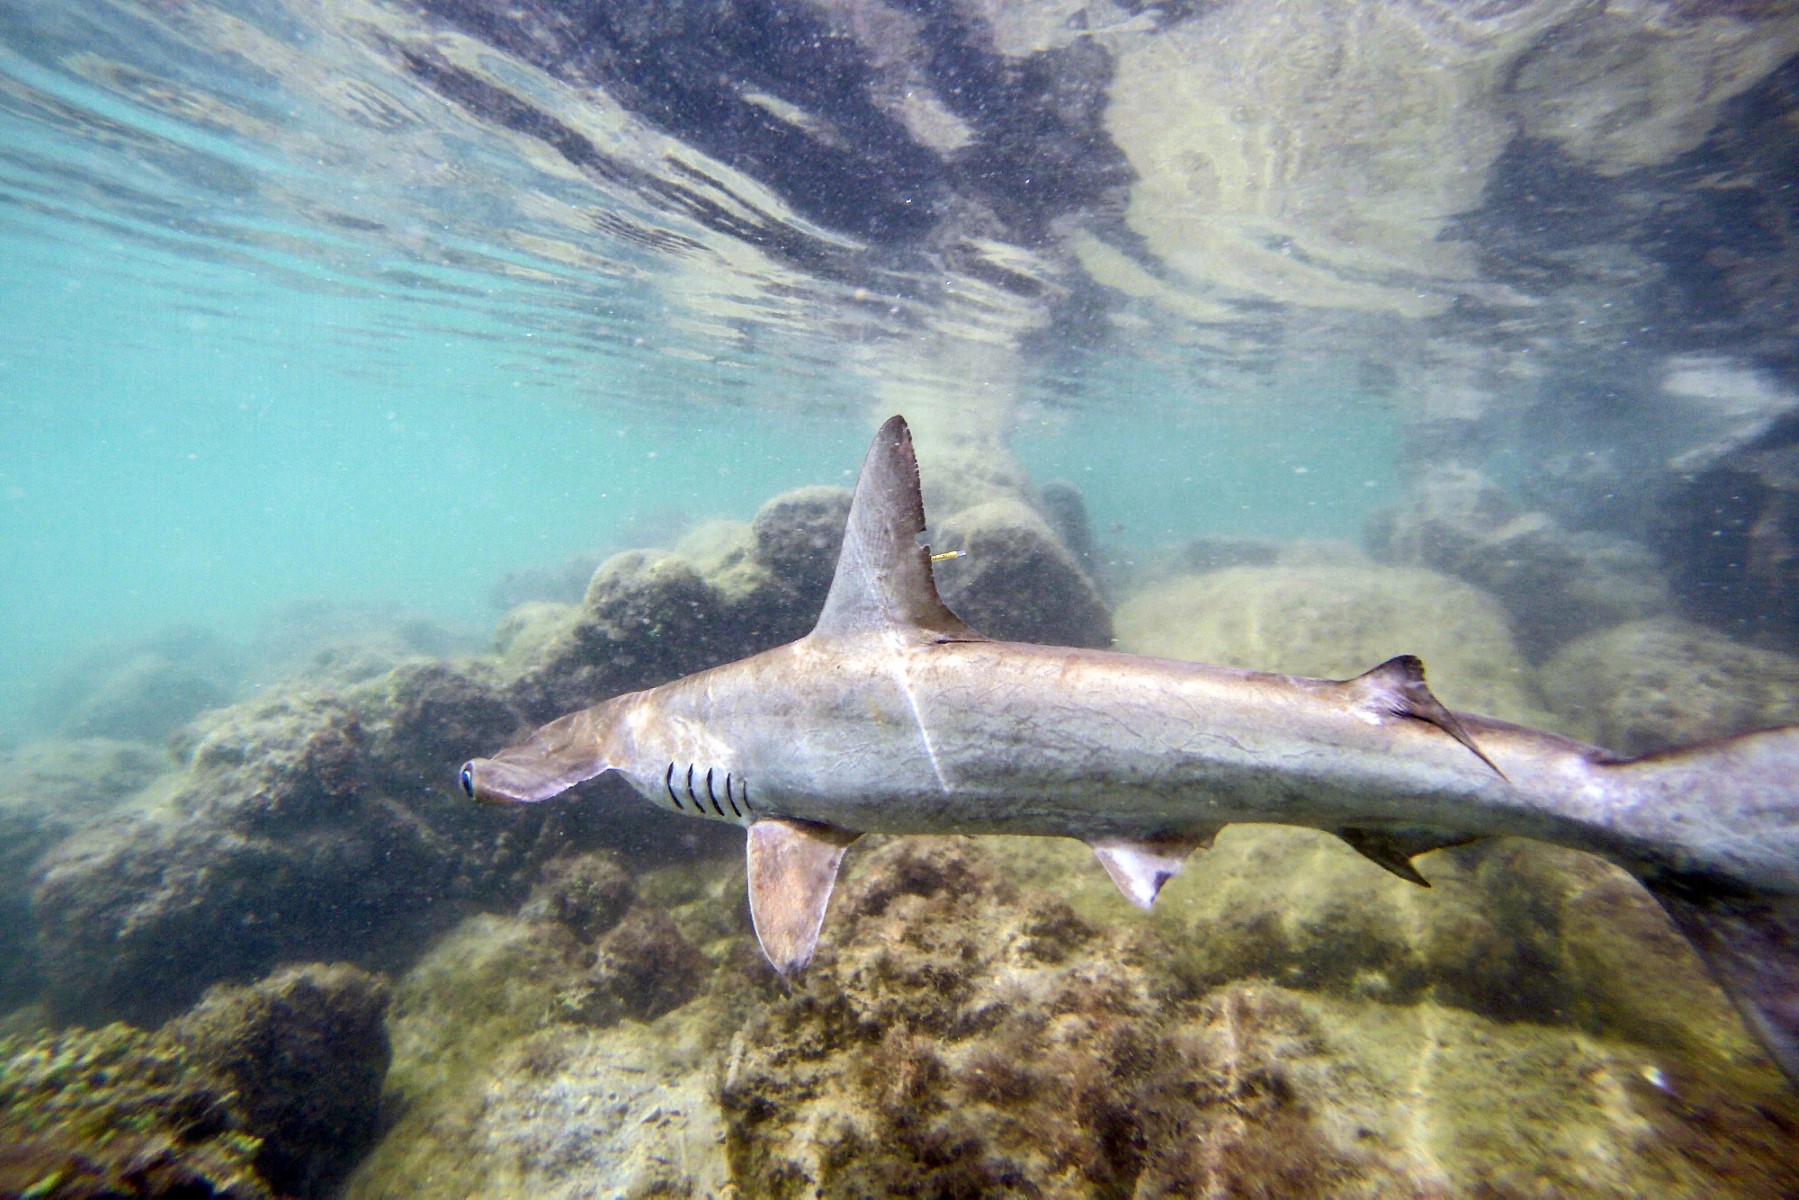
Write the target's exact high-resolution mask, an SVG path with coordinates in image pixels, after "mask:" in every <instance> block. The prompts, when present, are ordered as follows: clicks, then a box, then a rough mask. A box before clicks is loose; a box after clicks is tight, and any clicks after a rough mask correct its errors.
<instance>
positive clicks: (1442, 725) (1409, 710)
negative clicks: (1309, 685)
mask: <svg viewBox="0 0 1799 1200" xmlns="http://www.w3.org/2000/svg"><path fill="white" fill-rule="evenodd" d="M1337 686H1338V687H1340V688H1342V689H1344V690H1345V691H1346V692H1348V693H1349V694H1350V696H1351V697H1352V698H1353V703H1354V705H1355V707H1356V708H1358V709H1360V710H1361V711H1362V712H1363V713H1365V714H1367V715H1368V716H1369V717H1371V718H1373V719H1375V720H1377V721H1381V720H1385V719H1386V718H1388V717H1407V718H1410V719H1411V720H1414V721H1423V722H1424V723H1425V724H1427V725H1435V726H1436V727H1437V728H1438V729H1441V730H1442V731H1443V732H1444V733H1447V734H1448V735H1449V736H1450V737H1452V738H1454V739H1455V740H1456V741H1458V742H1460V743H1461V744H1462V745H1463V746H1466V747H1467V748H1468V752H1469V753H1470V754H1472V755H1474V757H1476V758H1478V759H1480V761H1482V762H1484V763H1486V764H1487V766H1489V767H1492V768H1493V773H1494V774H1495V775H1497V776H1499V777H1500V778H1501V779H1504V778H1505V772H1504V771H1501V770H1500V769H1499V767H1498V765H1497V764H1496V763H1494V761H1493V760H1492V759H1490V758H1488V757H1487V756H1486V753H1485V752H1484V751H1483V750H1481V748H1480V747H1479V746H1477V745H1475V743H1474V739H1473V738H1472V737H1469V736H1468V731H1467V730H1466V729H1464V728H1462V723H1461V722H1460V721H1458V720H1456V716H1455V714H1454V713H1452V712H1450V711H1449V710H1448V709H1447V708H1445V707H1443V702H1442V701H1441V700H1439V699H1437V698H1436V696H1434V695H1432V694H1431V690H1430V688H1429V687H1428V686H1426V684H1425V682H1424V663H1423V662H1422V661H1421V660H1420V659H1419V658H1418V657H1417V656H1416V655H1413V654H1401V655H1400V656H1399V657H1397V658H1389V659H1388V660H1387V661H1386V662H1384V663H1382V664H1381V665H1380V666H1378V667H1375V668H1374V669H1373V670H1372V671H1367V672H1364V673H1363V674H1361V675H1357V676H1356V677H1355V678H1354V679H1345V680H1344V681H1343V682H1342V683H1340V684H1338V685H1337Z"/></svg>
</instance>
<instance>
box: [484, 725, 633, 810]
mask: <svg viewBox="0 0 1799 1200" xmlns="http://www.w3.org/2000/svg"><path fill="white" fill-rule="evenodd" d="M612 703H613V701H610V700H608V701H606V702H605V703H603V704H597V705H595V706H594V707H592V708H584V709H582V710H581V711H580V712H573V713H569V714H568V715H567V716H566V717H559V718H557V719H556V720H554V721H551V722H550V723H549V724H548V725H545V726H543V727H542V728H540V729H538V730H537V731H536V732H535V733H533V734H532V735H531V736H530V737H528V738H526V739H525V740H524V741H522V742H520V743H519V744H518V745H516V746H508V747H507V748H506V749H504V750H502V751H500V752H499V753H498V754H496V755H494V756H493V757H492V758H477V759H473V760H471V761H469V762H466V763H463V764H462V770H461V771H460V772H459V773H458V774H457V782H458V783H459V784H460V785H461V787H462V791H463V794H464V795H466V796H468V798H469V799H471V800H479V801H481V802H483V803H486V804H534V803H536V802H537V801H539V800H548V799H549V798H550V797H552V796H555V795H558V794H560V793H562V792H565V791H567V790H568V789H569V788H571V787H573V786H574V785H575V784H577V783H580V782H581V781H582V780H583V779H592V778H593V777H594V776H595V775H598V774H600V773H601V772H602V771H605V770H607V769H608V768H609V767H610V766H611V765H612V764H611V763H609V762H608V761H607V760H606V749H605V743H604V738H603V736H602V734H603V732H604V730H605V728H606V727H607V726H608V725H609V724H610V721H611V713H610V711H609V706H610V705H611V704H612Z"/></svg>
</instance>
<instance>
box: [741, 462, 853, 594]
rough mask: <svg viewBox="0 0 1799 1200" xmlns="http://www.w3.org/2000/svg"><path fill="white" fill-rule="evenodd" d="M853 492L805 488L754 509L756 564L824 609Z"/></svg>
mask: <svg viewBox="0 0 1799 1200" xmlns="http://www.w3.org/2000/svg"><path fill="white" fill-rule="evenodd" d="M849 515H850V492H849V490H848V489H847V488H840V487H825V486H818V487H805V488H797V489H795V490H794V491H791V492H784V493H782V494H781V495H779V496H776V497H775V498H774V499H772V500H770V501H768V502H767V503H766V504H764V505H763V506H762V507H761V508H759V509H757V510H756V519H755V521H754V522H752V523H751V531H752V533H753V535H754V537H755V543H756V544H755V556H756V561H757V562H760V563H761V564H762V565H763V566H765V567H767V568H768V569H769V570H770V571H772V572H774V573H775V575H776V576H778V577H779V578H781V579H782V580H784V581H785V582H786V583H787V585H788V586H789V587H791V588H793V589H794V590H795V591H796V592H798V593H800V594H801V595H803V596H816V597H817V598H818V600H819V602H820V603H821V604H822V603H823V601H824V594H825V591H826V590H827V589H828V588H829V587H830V586H831V575H832V572H833V571H835V570H836V567H837V553H838V551H839V550H840V549H842V547H843V526H844V524H845V522H847V521H848V520H849Z"/></svg>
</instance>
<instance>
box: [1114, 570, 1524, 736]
mask: <svg viewBox="0 0 1799 1200" xmlns="http://www.w3.org/2000/svg"><path fill="white" fill-rule="evenodd" d="M1115 623H1116V626H1117V630H1118V644H1119V648H1120V649H1124V650H1130V651H1133V652H1135V653H1138V654H1154V655H1159V656H1162V657H1165V658H1184V659H1188V660H1191V661H1194V662H1204V663H1216V664H1219V665H1222V666H1232V667H1247V668H1250V669H1252V670H1259V671H1283V672H1286V673H1289V674H1299V675H1315V676H1320V677H1324V678H1334V679H1347V678H1349V677H1351V676H1354V675H1359V674H1361V673H1362V672H1363V671H1366V670H1368V669H1369V668H1370V667H1372V666H1374V665H1375V664H1377V663H1380V662H1384V661H1385V660H1387V659H1389V658H1391V657H1393V656H1394V655H1396V654H1416V655H1417V656H1419V657H1420V658H1422V659H1423V660H1424V665H1425V668H1426V670H1427V671H1428V672H1429V674H1430V686H1431V690H1432V691H1434V692H1435V693H1436V694H1437V696H1438V697H1439V698H1441V699H1442V701H1443V702H1444V703H1445V704H1447V705H1449V706H1450V707H1451V708H1454V709H1457V710H1460V711H1464V712H1476V713H1484V714H1486V715H1488V716H1494V717H1500V718H1503V719H1505V720H1509V721H1518V722H1521V723H1523V724H1527V725H1528V724H1536V725H1542V724H1544V723H1545V721H1546V717H1545V715H1544V714H1543V712H1542V711H1541V709H1540V708H1539V706H1538V702H1537V700H1536V697H1535V695H1534V693H1533V691H1532V687H1531V673H1530V670H1529V668H1528V666H1527V665H1526V664H1525V662H1524V661H1523V658H1522V656H1521V655H1520V654H1519V653H1518V649H1517V645H1516V643H1515V642H1514V641H1513V639H1512V633H1511V627H1510V625H1509V623H1508V622H1507V620H1506V615H1505V613H1504V611H1503V610H1502V609H1501V608H1500V606H1499V604H1498V603H1497V602H1496V601H1495V600H1494V599H1493V598H1492V597H1491V596H1489V595H1487V594H1485V593H1484V592H1481V591H1479V590H1477V589H1475V588H1473V587H1470V586H1468V585H1467V584H1465V583H1462V582H1460V581H1459V580H1455V579H1451V578H1449V577H1448V576H1445V575H1439V574H1436V573H1434V572H1431V571H1425V570H1420V569H1418V568H1414V567H1376V566H1371V565H1360V564H1351V563H1333V564H1319V565H1307V564H1293V565H1285V566H1273V567H1231V568H1227V569H1225V570H1222V571H1210V572H1207V573H1205V574H1202V575H1192V576H1186V577H1183V578H1179V579H1174V580H1170V581H1169V582H1167V583H1164V584H1160V585H1157V586H1154V587H1151V588H1149V589H1147V590H1145V591H1143V592H1140V593H1138V594H1137V595H1135V596H1132V597H1130V598H1129V599H1128V600H1127V601H1126V602H1125V603H1124V604H1122V605H1121V606H1120V607H1119V609H1118V612H1117V615H1116V618H1115Z"/></svg>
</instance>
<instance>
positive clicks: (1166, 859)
mask: <svg viewBox="0 0 1799 1200" xmlns="http://www.w3.org/2000/svg"><path fill="white" fill-rule="evenodd" d="M1216 836H1217V834H1216V832H1213V833H1207V834H1199V835H1186V834H1183V835H1180V836H1169V837H1159V838H1152V839H1149V840H1147V841H1138V842H1131V841H1116V840H1114V841H1103V842H1090V843H1088V844H1089V845H1091V846H1092V847H1093V854H1094V857H1096V858H1098V859H1099V865H1100V866H1102V867H1104V868H1105V869H1106V874H1108V875H1110V876H1111V877H1112V882H1113V883H1115V884H1117V885H1118V890H1119V891H1121V892H1123V893H1124V898H1125V899H1126V900H1129V901H1130V902H1131V903H1132V904H1135V905H1136V906H1137V907H1138V908H1141V909H1143V910H1144V911H1145V912H1147V911H1148V910H1149V909H1150V907H1151V906H1152V905H1154V904H1155V902H1156V894H1157V893H1158V892H1160V891H1161V890H1162V885H1163V884H1165V883H1167V882H1168V881H1169V880H1170V879H1173V878H1174V877H1175V876H1176V875H1179V874H1180V873H1181V868H1182V867H1183V866H1185V865H1186V862H1187V856H1188V855H1189V854H1192V853H1193V852H1194V851H1195V850H1199V849H1202V848H1209V847H1210V846H1211V845H1212V839H1213V838H1214V837H1216Z"/></svg>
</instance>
